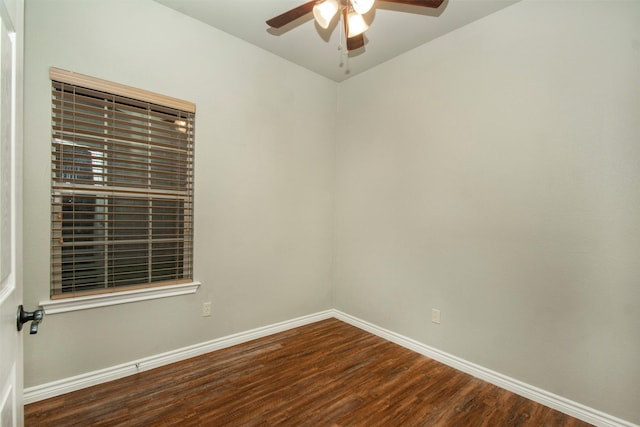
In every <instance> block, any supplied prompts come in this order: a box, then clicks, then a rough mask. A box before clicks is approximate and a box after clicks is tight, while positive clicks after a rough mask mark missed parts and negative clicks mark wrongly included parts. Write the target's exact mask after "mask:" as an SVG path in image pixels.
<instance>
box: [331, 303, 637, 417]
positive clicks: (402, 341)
mask: <svg viewBox="0 0 640 427" xmlns="http://www.w3.org/2000/svg"><path fill="white" fill-rule="evenodd" d="M333 316H334V317H335V318H336V319H339V320H342V321H343V322H346V323H349V324H351V325H353V326H355V327H357V328H360V329H363V330H365V331H367V332H371V333H372V334H374V335H377V336H379V337H381V338H384V339H386V340H387V341H391V342H393V343H396V344H398V345H401V346H402V347H405V348H408V349H409V350H413V351H415V352H416V353H420V354H422V355H424V356H427V357H429V358H431V359H434V360H437V361H438V362H441V363H444V364H445V365H448V366H451V367H452V368H455V369H457V370H459V371H462V372H465V373H467V374H470V375H473V376H474V377H476V378H480V379H481V380H484V381H486V382H488V383H491V384H494V385H496V386H498V387H501V388H503V389H506V390H509V391H511V392H513V393H516V394H518V395H520V396H523V397H526V398H527V399H530V400H533V401H534V402H538V403H540V404H542V405H545V406H548V407H550V408H553V409H556V410H558V411H560V412H563V413H565V414H567V415H570V416H572V417H575V418H578V419H580V420H583V421H586V422H588V423H591V424H594V425H596V426H599V427H639V426H638V425H637V424H633V423H631V422H629V421H625V420H622V419H620V418H616V417H614V416H611V415H609V414H605V413H604V412H601V411H598V410H596V409H593V408H590V407H588V406H585V405H582V404H580V403H578V402H574V401H572V400H569V399H565V398H564V397H562V396H558V395H556V394H553V393H550V392H548V391H545V390H542V389H540V388H537V387H534V386H532V385H529V384H526V383H523V382H522V381H518V380H516V379H514V378H510V377H508V376H506V375H502V374H500V373H498V372H495V371H492V370H491V369H487V368H484V367H482V366H479V365H476V364H475V363H472V362H469V361H467V360H464V359H461V358H459V357H456V356H453V355H451V354H449V353H445V352H444V351H440V350H438V349H436V348H433V347H429V346H428V345H425V344H422V343H420V342H418V341H416V340H413V339H411V338H408V337H405V336H403V335H400V334H397V333H395V332H391V331H389V330H387V329H384V328H381V327H379V326H376V325H374V324H371V323H369V322H366V321H364V320H361V319H358V318H357V317H354V316H350V315H348V314H346V313H342V312H341V311H338V310H333Z"/></svg>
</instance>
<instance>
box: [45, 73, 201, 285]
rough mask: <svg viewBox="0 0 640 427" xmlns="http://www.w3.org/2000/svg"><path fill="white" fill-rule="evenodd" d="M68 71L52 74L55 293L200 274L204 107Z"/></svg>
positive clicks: (175, 280) (187, 278)
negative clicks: (198, 143) (197, 239)
mask: <svg viewBox="0 0 640 427" xmlns="http://www.w3.org/2000/svg"><path fill="white" fill-rule="evenodd" d="M65 73H68V72H61V71H60V70H55V72H54V70H53V69H52V73H51V78H52V116H51V118H52V144H51V150H52V155H51V163H52V180H51V182H52V187H51V195H52V198H51V200H52V203H51V212H52V235H51V249H52V250H51V257H52V262H51V265H52V268H51V271H52V273H51V296H52V298H56V297H58V298H60V297H62V298H66V297H70V296H76V295H84V294H87V293H99V292H113V291H117V290H125V289H131V288H135V287H148V286H158V285H162V284H175V283H184V282H189V281H192V279H193V275H192V269H193V154H194V146H193V145H194V139H193V135H194V132H193V129H194V119H195V118H194V115H195V108H193V111H188V110H186V109H182V108H175V107H174V106H167V105H162V104H159V103H157V102H150V101H148V100H144V98H147V99H152V100H153V101H157V100H160V101H162V99H163V98H162V97H161V96H155V97H145V96H139V97H137V98H133V97H131V96H127V95H129V93H128V92H127V90H126V87H125V86H122V85H114V86H113V87H114V89H115V90H114V91H113V92H115V93H112V92H110V91H109V89H110V86H109V83H108V82H105V81H102V80H98V79H93V80H92V78H88V77H86V76H81V77H82V79H81V81H80V82H81V83H82V85H78V84H76V83H75V80H77V77H78V76H80V75H77V74H73V73H68V74H65ZM93 82H95V83H96V84H94V85H92V83H93ZM95 87H98V88H99V89H100V90H97V89H96V88H95ZM123 88H124V90H123ZM131 93H132V94H134V95H139V94H140V93H141V91H140V90H135V92H131ZM140 98H143V99H140ZM168 104H171V102H168ZM180 106H182V104H181V105H180Z"/></svg>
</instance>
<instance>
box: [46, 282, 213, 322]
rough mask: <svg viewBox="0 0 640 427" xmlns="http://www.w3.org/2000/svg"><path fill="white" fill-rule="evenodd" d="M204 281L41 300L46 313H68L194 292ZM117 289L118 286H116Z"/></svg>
mask: <svg viewBox="0 0 640 427" xmlns="http://www.w3.org/2000/svg"><path fill="white" fill-rule="evenodd" d="M201 284H202V283H200V282H189V283H181V284H177V285H164V286H154V287H149V288H141V289H132V290H128V291H118V290H116V291H114V292H109V293H102V294H94V295H86V296H78V297H73V298H64V299H49V300H44V301H40V306H41V307H42V308H44V312H45V314H47V315H49V314H58V313H68V312H72V311H80V310H86V309H90V308H98V307H108V306H111V305H118V304H127V303H130V302H137V301H147V300H153V299H159V298H166V297H174V296H180V295H188V294H194V293H195V292H196V291H197V290H198V288H199V287H200V285H201ZM116 289H117V288H116Z"/></svg>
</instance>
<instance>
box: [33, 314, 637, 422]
mask: <svg viewBox="0 0 640 427" xmlns="http://www.w3.org/2000/svg"><path fill="white" fill-rule="evenodd" d="M331 317H335V318H336V319H339V320H342V321H343V322H346V323H349V324H351V325H353V326H355V327H357V328H360V329H362V330H365V331H367V332H370V333H372V334H374V335H377V336H379V337H381V338H384V339H386V340H388V341H391V342H393V343H396V344H398V345H401V346H402V347H405V348H408V349H409V350H413V351H415V352H417V353H420V354H422V355H425V356H427V357H430V358H432V359H434V360H437V361H439V362H441V363H444V364H445V365H448V366H451V367H452V368H455V369H458V370H460V371H462V372H465V373H467V374H470V375H473V376H474V377H476V378H480V379H482V380H484V381H487V382H489V383H491V384H494V385H496V386H498V387H501V388H504V389H506V390H509V391H511V392H513V393H516V394H518V395H520V396H523V397H526V398H527V399H531V400H533V401H534V402H538V403H541V404H543V405H545V406H548V407H550V408H553V409H556V410H558V411H560V412H563V413H565V414H567V415H571V416H572V417H575V418H578V419H581V420H583V421H586V422H588V423H591V424H594V425H596V426H600V427H640V426H638V425H637V424H633V423H631V422H628V421H625V420H622V419H619V418H616V417H614V416H611V415H609V414H605V413H603V412H600V411H598V410H596V409H593V408H590V407H587V406H585V405H582V404H580V403H577V402H574V401H572V400H569V399H565V398H564V397H561V396H558V395H556V394H553V393H550V392H548V391H545V390H542V389H540V388H537V387H534V386H532V385H529V384H526V383H523V382H521V381H518V380H516V379H514V378H510V377H508V376H506V375H502V374H500V373H498V372H495V371H492V370H490V369H487V368H484V367H482V366H479V365H476V364H475V363H472V362H469V361H466V360H464V359H461V358H459V357H456V356H453V355H451V354H448V353H445V352H443V351H440V350H438V349H436V348H433V347H430V346H428V345H425V344H422V343H420V342H418V341H416V340H413V339H411V338H408V337H405V336H403V335H400V334H397V333H395V332H391V331H389V330H387V329H384V328H381V327H379V326H376V325H374V324H372V323H369V322H366V321H364V320H361V319H358V318H357V317H354V316H350V315H348V314H346V313H343V312H341V311H339V310H333V309H331V310H326V311H322V312H319V313H315V314H311V315H308V316H303V317H298V318H296V319H293V320H288V321H285V322H280V323H275V324H273V325H269V326H264V327H261V328H256V329H252V330H249V331H245V332H241V333H238V334H233V335H229V336H226V337H222V338H218V339H215V340H212V341H207V342H204V343H200V344H196V345H193V346H189V347H184V348H181V349H177V350H173V351H169V352H166V353H162V354H158V355H155V356H150V357H146V358H144V359H139V360H134V361H132V362H129V363H124V364H121V365H117V366H112V367H110V368H105V369H100V370H98V371H93V372H88V373H86V374H81V375H77V376H74V377H71V378H64V379H61V380H58V381H53V382H50V383H47V384H42V385H39V386H35V387H29V388H27V389H25V390H24V403H25V404H29V403H34V402H37V401H40V400H44V399H48V398H50V397H55V396H59V395H61V394H65V393H69V392H72V391H76V390H80V389H83V388H86V387H90V386H93V385H97V384H101V383H105V382H108V381H113V380H116V379H118V378H122V377H125V376H128V375H133V374H136V373H138V372H142V371H147V370H149V369H153V368H157V367H160V366H164V365H168V364H170V363H174V362H179V361H181V360H185V359H189V358H191V357H195V356H200V355H202V354H205V353H209V352H211V351H216V350H220V349H223V348H227V347H231V346H234V345H237V344H241V343H244V342H248V341H251V340H254V339H256V338H262V337H265V336H268V335H272V334H275V333H278V332H282V331H286V330H288V329H293V328H297V327H299V326H303V325H307V324H310V323H314V322H318V321H320V320H324V319H329V318H331Z"/></svg>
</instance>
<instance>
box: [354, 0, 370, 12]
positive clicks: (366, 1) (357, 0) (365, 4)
mask: <svg viewBox="0 0 640 427" xmlns="http://www.w3.org/2000/svg"><path fill="white" fill-rule="evenodd" d="M374 2H375V0H351V6H353V10H355V11H356V12H358V13H359V14H360V15H364V14H365V13H367V12H369V11H370V10H371V8H372V7H373V3H374Z"/></svg>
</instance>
